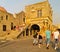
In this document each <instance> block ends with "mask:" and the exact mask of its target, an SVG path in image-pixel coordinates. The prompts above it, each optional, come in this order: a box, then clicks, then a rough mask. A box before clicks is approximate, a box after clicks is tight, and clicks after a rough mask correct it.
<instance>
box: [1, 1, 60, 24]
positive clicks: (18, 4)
mask: <svg viewBox="0 0 60 52" xmlns="http://www.w3.org/2000/svg"><path fill="white" fill-rule="evenodd" d="M41 1H45V0H0V6H2V7H4V8H5V9H6V10H7V11H8V12H10V13H19V12H20V11H22V10H24V8H25V6H26V5H29V4H34V3H38V2H41ZM49 3H50V4H51V7H52V10H53V24H60V15H59V14H60V0H49Z"/></svg>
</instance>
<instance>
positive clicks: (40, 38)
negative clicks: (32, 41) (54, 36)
mask: <svg viewBox="0 0 60 52" xmlns="http://www.w3.org/2000/svg"><path fill="white" fill-rule="evenodd" d="M42 39H43V38H42V36H41V35H40V34H38V46H39V48H41V44H42Z"/></svg>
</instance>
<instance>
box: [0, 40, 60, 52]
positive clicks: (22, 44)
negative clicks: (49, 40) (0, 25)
mask: <svg viewBox="0 0 60 52" xmlns="http://www.w3.org/2000/svg"><path fill="white" fill-rule="evenodd" d="M32 42H33V40H32V39H25V40H15V41H7V42H5V43H1V42H0V52H60V49H58V50H54V49H53V48H52V47H51V46H50V49H48V50H47V49H46V45H43V46H42V47H41V48H38V45H34V46H33V45H32ZM59 46H60V45H59Z"/></svg>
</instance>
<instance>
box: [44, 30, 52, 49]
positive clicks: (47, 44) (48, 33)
mask: <svg viewBox="0 0 60 52" xmlns="http://www.w3.org/2000/svg"><path fill="white" fill-rule="evenodd" d="M45 34H46V48H47V49H49V43H50V36H51V31H50V30H49V29H47V30H46V31H45Z"/></svg>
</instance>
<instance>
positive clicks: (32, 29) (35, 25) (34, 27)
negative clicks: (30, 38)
mask: <svg viewBox="0 0 60 52" xmlns="http://www.w3.org/2000/svg"><path fill="white" fill-rule="evenodd" d="M35 31H40V27H39V25H37V24H33V25H32V26H31V28H30V35H33V34H34V32H35Z"/></svg>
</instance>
